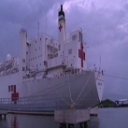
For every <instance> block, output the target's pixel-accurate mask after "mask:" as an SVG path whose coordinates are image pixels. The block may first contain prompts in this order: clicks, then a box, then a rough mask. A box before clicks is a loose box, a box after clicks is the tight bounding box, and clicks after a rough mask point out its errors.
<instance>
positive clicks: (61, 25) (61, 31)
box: [58, 5, 66, 53]
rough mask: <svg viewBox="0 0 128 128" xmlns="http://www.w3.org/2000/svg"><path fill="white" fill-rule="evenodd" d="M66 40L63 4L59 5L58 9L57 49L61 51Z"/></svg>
mask: <svg viewBox="0 0 128 128" xmlns="http://www.w3.org/2000/svg"><path fill="white" fill-rule="evenodd" d="M65 42H66V20H65V13H64V11H63V5H61V8H60V11H59V12H58V43H59V51H60V52H61V53H62V52H63V45H64V43H65Z"/></svg>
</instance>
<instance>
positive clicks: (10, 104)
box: [0, 71, 103, 112]
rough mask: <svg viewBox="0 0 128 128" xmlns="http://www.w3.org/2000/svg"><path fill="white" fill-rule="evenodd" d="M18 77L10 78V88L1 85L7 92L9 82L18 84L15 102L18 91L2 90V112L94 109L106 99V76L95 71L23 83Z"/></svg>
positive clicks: (0, 107) (35, 79) (0, 105)
mask: <svg viewBox="0 0 128 128" xmlns="http://www.w3.org/2000/svg"><path fill="white" fill-rule="evenodd" d="M15 75H16V74H15ZM16 76H17V79H15V80H14V81H13V76H11V77H12V79H8V81H6V85H5V84H3V85H2V84H1V86H3V87H4V88H6V89H7V88H8V85H9V83H11V82H12V83H11V84H16V93H18V98H16V100H15V99H14V97H13V99H12V93H14V92H8V91H5V92H6V93H5V92H3V93H2V91H1V92H0V97H1V99H0V100H1V102H0V109H4V110H9V111H36V112H38V111H54V110H56V109H70V108H76V109H83V108H92V107H95V106H96V105H97V104H98V103H99V102H100V100H101V97H102V92H103V75H102V74H101V73H100V75H99V73H98V72H95V71H87V72H83V73H77V74H71V73H70V74H65V75H62V76H58V77H53V78H40V77H39V78H30V79H24V80H23V82H22V83H18V81H19V80H18V74H17V75H16ZM16 76H14V78H16ZM1 81H2V80H1ZM99 81H100V84H99ZM3 82H4V79H3ZM101 84H102V86H101ZM6 89H5V90H6ZM7 90H8V89H7ZM2 94H3V95H4V96H3V95H2Z"/></svg>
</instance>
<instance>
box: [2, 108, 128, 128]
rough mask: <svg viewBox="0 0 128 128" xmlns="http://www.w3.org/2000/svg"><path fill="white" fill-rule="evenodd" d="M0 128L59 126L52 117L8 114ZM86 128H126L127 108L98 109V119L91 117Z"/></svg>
mask: <svg viewBox="0 0 128 128" xmlns="http://www.w3.org/2000/svg"><path fill="white" fill-rule="evenodd" d="M0 128H59V124H58V123H55V122H54V117H53V116H32V115H14V114H9V115H8V116H7V118H6V119H0ZM75 128H79V125H76V126H75ZM88 128H128V108H102V109H99V114H98V117H91V121H90V122H89V123H88Z"/></svg>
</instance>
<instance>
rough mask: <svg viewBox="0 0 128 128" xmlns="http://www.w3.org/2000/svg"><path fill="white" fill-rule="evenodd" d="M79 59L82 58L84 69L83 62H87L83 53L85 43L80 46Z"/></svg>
mask: <svg viewBox="0 0 128 128" xmlns="http://www.w3.org/2000/svg"><path fill="white" fill-rule="evenodd" d="M78 52H79V53H78V54H79V58H81V67H83V61H84V60H85V52H84V51H83V43H81V45H80V49H79V51H78Z"/></svg>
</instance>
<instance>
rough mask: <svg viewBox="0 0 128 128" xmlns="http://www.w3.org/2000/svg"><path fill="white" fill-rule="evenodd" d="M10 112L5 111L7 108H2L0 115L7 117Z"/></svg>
mask: <svg viewBox="0 0 128 128" xmlns="http://www.w3.org/2000/svg"><path fill="white" fill-rule="evenodd" d="M7 114H8V112H7V111H5V110H0V117H1V118H4V119H5V118H6V115H7Z"/></svg>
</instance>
